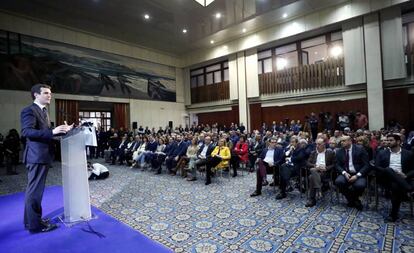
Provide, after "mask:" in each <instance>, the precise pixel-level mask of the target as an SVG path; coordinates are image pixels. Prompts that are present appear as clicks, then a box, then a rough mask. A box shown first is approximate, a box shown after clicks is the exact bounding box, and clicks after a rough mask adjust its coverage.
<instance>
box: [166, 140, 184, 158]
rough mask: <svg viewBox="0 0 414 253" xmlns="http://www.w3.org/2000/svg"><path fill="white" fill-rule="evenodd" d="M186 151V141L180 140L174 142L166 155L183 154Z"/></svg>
mask: <svg viewBox="0 0 414 253" xmlns="http://www.w3.org/2000/svg"><path fill="white" fill-rule="evenodd" d="M186 152H187V143H185V142H184V141H181V142H180V143H177V142H175V143H174V144H173V146H172V148H171V150H170V152H169V153H168V156H183V155H185V154H186Z"/></svg>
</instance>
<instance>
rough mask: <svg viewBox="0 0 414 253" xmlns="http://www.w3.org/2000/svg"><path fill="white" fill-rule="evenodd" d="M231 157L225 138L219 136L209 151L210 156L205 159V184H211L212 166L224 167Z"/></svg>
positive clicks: (227, 164)
mask: <svg viewBox="0 0 414 253" xmlns="http://www.w3.org/2000/svg"><path fill="white" fill-rule="evenodd" d="M230 159H231V153H230V149H229V148H228V147H227V146H226V140H225V139H223V138H221V139H220V140H219V142H218V145H217V146H216V147H215V148H214V150H213V151H212V152H211V156H210V158H207V161H206V183H205V184H206V185H209V184H211V175H212V174H213V171H212V168H216V169H224V168H227V167H228V166H229V161H230Z"/></svg>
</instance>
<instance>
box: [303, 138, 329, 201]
mask: <svg viewBox="0 0 414 253" xmlns="http://www.w3.org/2000/svg"><path fill="white" fill-rule="evenodd" d="M335 164H336V161H335V152H334V151H332V150H330V149H326V145H325V142H324V140H323V139H322V138H319V139H316V150H314V151H312V153H311V154H310V157H309V158H308V162H307V164H306V167H307V168H308V169H309V172H310V175H309V196H308V202H306V205H305V206H306V207H312V206H315V205H316V192H317V191H318V190H321V188H322V183H323V181H322V179H326V178H328V180H330V177H329V176H330V171H331V170H332V169H334V168H335Z"/></svg>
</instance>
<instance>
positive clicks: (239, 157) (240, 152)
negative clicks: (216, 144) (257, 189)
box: [231, 135, 249, 177]
mask: <svg viewBox="0 0 414 253" xmlns="http://www.w3.org/2000/svg"><path fill="white" fill-rule="evenodd" d="M245 139H246V137H245V136H244V135H240V138H239V141H238V142H237V143H236V144H235V145H234V146H233V153H232V156H231V167H232V168H233V177H235V176H237V169H238V168H239V167H240V162H242V163H245V164H246V163H247V161H248V159H249V154H248V150H249V146H248V145H247V143H246V142H245Z"/></svg>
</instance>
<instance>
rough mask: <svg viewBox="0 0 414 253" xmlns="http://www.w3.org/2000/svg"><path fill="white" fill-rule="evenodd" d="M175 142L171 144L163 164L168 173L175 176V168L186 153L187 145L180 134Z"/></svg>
mask: <svg viewBox="0 0 414 253" xmlns="http://www.w3.org/2000/svg"><path fill="white" fill-rule="evenodd" d="M175 138H176V141H175V143H174V144H172V147H171V150H170V151H169V153H168V154H167V157H166V158H165V164H166V166H167V170H168V173H170V174H171V175H175V174H176V170H175V167H176V166H177V163H178V161H179V160H180V158H181V157H182V156H184V155H185V153H186V152H187V144H186V143H185V142H184V141H183V136H182V135H181V134H177V135H176V137H175Z"/></svg>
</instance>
